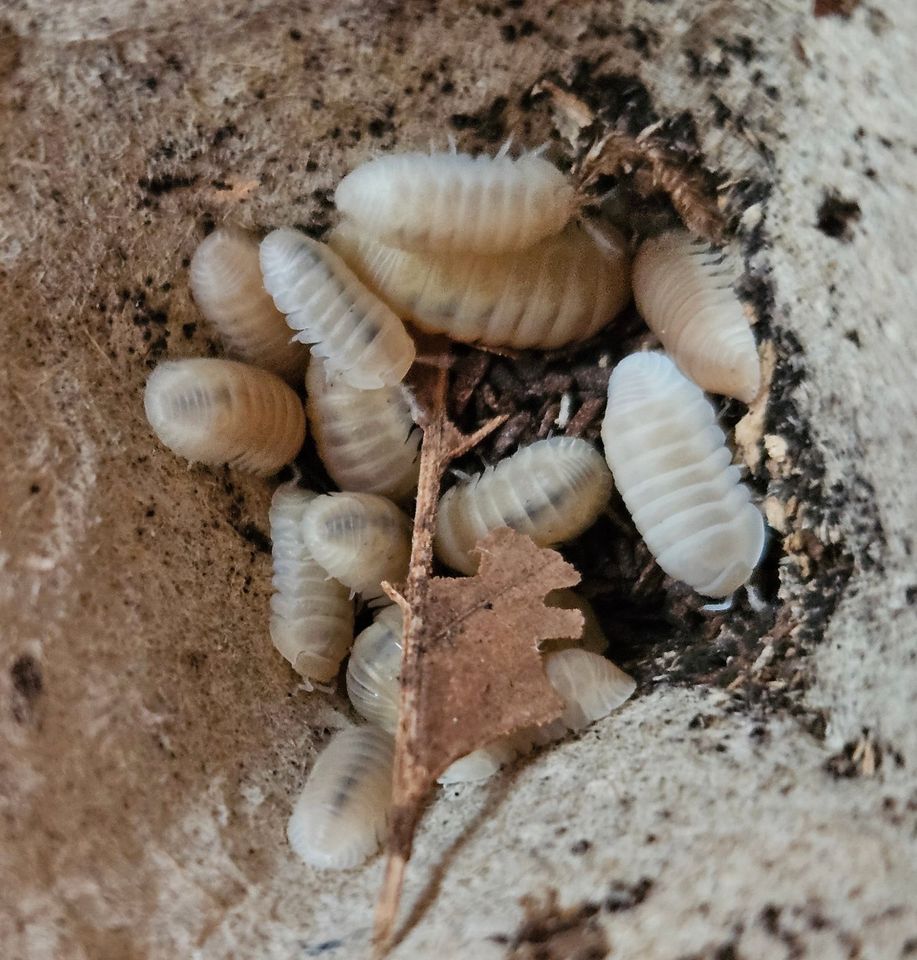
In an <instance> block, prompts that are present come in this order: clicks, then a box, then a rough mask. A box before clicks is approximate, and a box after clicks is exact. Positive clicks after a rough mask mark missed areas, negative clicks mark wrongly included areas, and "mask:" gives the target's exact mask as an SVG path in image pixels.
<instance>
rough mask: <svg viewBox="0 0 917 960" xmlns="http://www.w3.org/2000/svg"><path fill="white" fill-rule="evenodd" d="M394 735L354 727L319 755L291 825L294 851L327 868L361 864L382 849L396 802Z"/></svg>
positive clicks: (335, 739)
mask: <svg viewBox="0 0 917 960" xmlns="http://www.w3.org/2000/svg"><path fill="white" fill-rule="evenodd" d="M394 750H395V744H394V740H393V738H392V735H391V734H389V733H386V732H385V731H384V730H379V729H378V728H377V727H372V726H365V727H350V728H349V729H347V730H342V731H341V732H340V733H337V734H335V735H334V737H333V738H332V739H331V741H330V742H329V744H328V746H327V747H325V749H324V750H323V751H322V752H321V753H320V754H319V756H318V759H317V760H316V761H315V766H314V767H313V768H312V770H311V772H310V773H309V776H308V778H307V780H306V785H305V786H304V787H303V790H302V793H301V794H300V795H299V799H298V800H297V801H296V805H295V807H294V808H293V813H292V815H291V817H290V820H289V823H288V824H287V839H288V840H289V842H290V846H291V847H292V848H293V852H294V853H296V854H297V856H299V857H301V858H302V859H303V860H304V861H305V862H306V863H308V864H311V865H312V866H313V867H318V868H320V869H323V870H347V869H350V868H351V867H356V866H359V865H360V864H361V863H362V862H363V861H364V860H366V859H367V858H368V857H370V856H372V854H374V853H375V852H376V850H378V849H379V843H380V841H381V839H382V836H383V833H384V831H385V828H386V824H387V823H388V816H389V810H390V808H391V802H392V766H393V762H394Z"/></svg>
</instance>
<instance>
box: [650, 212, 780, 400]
mask: <svg viewBox="0 0 917 960" xmlns="http://www.w3.org/2000/svg"><path fill="white" fill-rule="evenodd" d="M738 273H739V271H738V268H737V266H736V264H735V263H734V262H733V261H732V259H731V258H730V257H728V255H727V254H725V253H722V252H720V251H718V250H715V249H714V248H712V247H711V246H710V245H709V244H707V243H705V242H704V241H703V240H698V239H696V238H694V237H692V236H691V234H690V233H688V232H687V231H686V230H672V231H669V232H668V233H663V234H661V235H659V236H657V237H652V238H651V239H649V240H646V241H645V242H644V243H643V245H642V246H641V247H640V249H639V251H638V252H637V257H636V259H635V260H634V299H635V300H636V303H637V308H638V309H639V311H640V314H641V316H642V317H643V319H644V320H646V323H647V325H648V326H649V328H650V329H651V330H652V331H653V332H654V333H655V334H656V336H657V337H659V339H660V340H661V341H662V345H663V346H664V347H665V349H666V350H667V351H668V353H669V355H670V356H671V357H672V359H673V360H674V361H675V363H677V364H678V366H679V367H680V368H681V370H682V371H683V372H684V373H685V374H687V376H688V377H690V378H691V379H692V380H693V381H694V382H695V383H696V384H697V385H698V386H699V387H701V389H703V390H708V391H709V392H710V393H721V394H725V395H726V396H730V397H737V398H738V399H739V400H742V401H743V402H745V403H751V401H752V400H754V398H755V397H756V396H757V393H758V390H759V389H760V386H761V368H760V364H759V361H758V351H757V348H756V347H755V338H754V334H753V333H752V332H751V328H750V327H749V325H748V320H747V319H746V318H745V314H744V312H743V310H742V304H741V303H740V302H739V299H738V297H736V295H735V291H734V290H733V284H734V282H735V281H736V279H738Z"/></svg>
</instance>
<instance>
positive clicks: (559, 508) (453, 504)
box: [434, 437, 612, 573]
mask: <svg viewBox="0 0 917 960" xmlns="http://www.w3.org/2000/svg"><path fill="white" fill-rule="evenodd" d="M611 488H612V480H611V474H610V473H609V471H608V468H607V466H606V465H605V462H604V460H603V459H602V455H601V454H600V453H599V452H598V451H597V450H596V449H595V447H593V446H592V445H591V444H590V443H587V442H586V441H585V440H581V439H579V438H576V437H552V438H550V439H548V440H539V441H537V442H536V443H533V444H531V445H530V446H528V447H523V448H522V449H520V450H517V451H516V453H514V454H513V455H512V456H511V457H508V458H507V459H506V460H501V461H500V463H498V464H497V465H496V466H494V467H488V468H487V469H486V470H485V471H484V472H483V473H480V474H477V476H475V477H474V478H473V479H472V480H470V481H468V482H466V483H462V484H459V485H458V486H455V487H453V488H452V489H451V490H449V491H447V492H446V493H445V494H444V495H443V497H442V499H441V500H440V503H439V510H438V512H437V517H436V539H435V541H434V547H435V550H436V555H437V556H438V557H439V558H440V560H442V561H443V563H445V564H447V565H448V566H450V567H452V568H453V569H454V570H459V571H460V572H462V573H473V572H474V570H475V569H476V565H477V560H476V558H475V557H473V556H472V550H473V549H474V547H475V545H476V544H477V542H478V541H479V540H481V539H482V538H483V537H485V536H487V534H488V533H490V532H491V531H492V530H496V529H498V528H500V527H512V528H513V529H514V530H518V531H519V532H520V533H525V534H528V536H530V537H531V538H532V539H533V540H534V541H535V543H537V544H538V545H539V546H551V545H553V544H556V543H562V542H563V541H565V540H571V539H573V538H574V537H576V536H578V535H579V534H581V533H582V532H583V531H584V530H586V529H588V528H589V527H591V526H592V524H593V523H594V522H595V521H596V519H597V518H598V516H599V514H600V513H601V512H602V510H604V509H605V507H606V505H607V504H608V500H609V498H610V496H611Z"/></svg>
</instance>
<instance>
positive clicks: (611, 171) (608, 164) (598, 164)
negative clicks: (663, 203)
mask: <svg viewBox="0 0 917 960" xmlns="http://www.w3.org/2000/svg"><path fill="white" fill-rule="evenodd" d="M578 173H579V176H580V190H581V191H583V192H585V191H586V190H587V189H588V188H589V187H590V186H591V185H592V184H593V183H594V182H595V181H596V180H597V179H598V178H599V177H600V176H605V175H614V176H619V175H621V174H622V173H626V174H631V175H632V177H633V182H634V186H635V187H636V188H637V190H638V191H639V192H640V193H641V194H642V195H643V196H650V195H651V194H653V193H655V192H656V191H659V190H662V191H664V192H665V193H667V194H668V195H669V199H670V200H671V201H672V205H673V206H674V207H675V210H676V211H677V212H678V214H679V216H680V217H681V219H682V220H683V221H684V223H685V225H686V226H687V227H688V228H689V229H690V230H691V231H693V232H694V233H695V234H697V235H698V236H701V237H705V238H706V239H707V240H710V241H712V242H714V243H718V242H719V241H720V240H722V238H723V233H724V230H725V226H726V224H725V222H724V220H725V218H724V217H723V214H722V212H721V211H720V209H719V207H718V206H717V204H716V202H715V201H713V200H712V199H711V198H710V189H709V184H708V182H707V177H706V175H705V171H703V170H702V169H700V168H696V167H692V166H690V165H688V164H686V162H685V160H684V158H683V157H679V156H678V155H676V154H675V153H674V151H673V150H672V148H671V147H670V146H669V145H668V144H667V143H665V142H664V141H663V140H661V139H660V138H658V137H657V136H656V135H655V130H654V127H648V128H647V129H646V130H644V131H643V132H642V133H640V134H638V135H637V136H636V137H635V136H632V135H631V134H629V133H625V132H623V131H621V130H610V131H609V132H608V133H606V134H605V135H604V136H603V137H602V138H601V139H600V140H597V141H596V142H595V143H594V144H593V145H592V147H591V148H590V149H589V151H588V152H587V153H586V155H585V157H584V158H583V160H582V161H581V163H580V164H579V170H578Z"/></svg>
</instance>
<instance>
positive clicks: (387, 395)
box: [145, 148, 765, 868]
mask: <svg viewBox="0 0 917 960" xmlns="http://www.w3.org/2000/svg"><path fill="white" fill-rule="evenodd" d="M335 199H336V203H337V207H338V210H339V211H340V213H341V214H342V220H341V223H340V225H339V226H338V227H337V228H336V229H335V230H334V231H333V232H332V234H331V236H330V238H329V240H328V242H327V243H320V242H318V241H316V240H313V239H310V238H309V237H306V236H304V235H303V234H301V233H299V232H298V231H296V230H291V229H280V230H274V231H273V232H271V233H269V234H268V235H267V236H266V237H265V238H264V239H263V240H262V241H261V242H260V243H259V242H258V241H257V239H256V238H254V237H253V236H251V235H249V234H247V233H244V232H242V231H239V230H237V229H234V228H230V227H221V228H220V229H218V230H216V231H215V232H214V233H212V234H211V235H210V236H209V237H208V238H207V239H206V240H204V241H203V243H202V244H201V245H200V246H199V248H198V250H197V252H196V253H195V256H194V259H193V261H192V264H191V286H192V292H193V295H194V298H195V300H196V302H197V304H198V305H199V307H200V309H201V311H202V313H203V314H204V316H205V317H206V318H207V320H208V321H209V322H210V323H211V324H212V325H213V326H214V327H215V328H216V329H217V330H218V331H219V333H220V334H221V336H222V338H223V340H224V342H225V345H226V347H227V349H228V350H229V351H230V352H231V353H232V354H233V355H234V356H236V357H238V358H239V359H238V360H223V359H190V360H178V361H171V362H167V363H164V364H162V365H161V366H159V367H157V369H156V370H155V371H154V372H153V374H152V375H151V376H150V378H149V380H148V382H147V386H146V393H145V407H146V413H147V417H148V419H149V422H150V425H151V426H152V428H153V430H154V431H155V433H156V434H157V436H158V437H159V438H160V440H162V442H163V443H164V444H165V445H166V446H167V447H169V448H170V449H171V450H173V451H174V452H175V453H177V454H179V455H181V456H183V457H186V458H187V459H189V460H192V461H199V462H202V463H205V464H214V465H216V464H229V465H230V466H233V467H238V468H239V469H244V470H249V471H254V472H256V473H259V474H262V475H268V474H272V473H275V472H277V471H278V470H279V469H280V468H281V467H283V466H284V465H286V464H289V463H291V462H292V461H293V459H294V458H295V457H296V455H297V454H298V452H299V450H300V448H301V447H302V444H303V442H304V439H305V435H306V425H307V422H308V424H309V427H310V429H311V433H312V437H313V439H314V442H315V446H316V449H317V452H318V455H319V457H320V458H321V460H322V462H323V464H324V466H325V468H326V470H327V472H328V474H329V476H330V477H331V478H332V480H333V481H334V482H335V483H336V484H337V485H338V487H339V488H340V492H336V493H330V494H318V493H316V492H313V491H310V490H305V489H302V488H301V487H300V486H299V485H298V484H297V483H296V482H295V481H293V482H288V483H284V484H281V485H280V486H279V487H278V488H277V489H276V491H275V493H274V497H273V500H272V504H271V511H270V527H271V537H272V541H273V560H274V579H273V584H274V588H275V593H274V595H273V597H272V600H271V618H270V635H271V639H272V641H273V643H274V645H275V646H276V648H277V650H278V651H279V652H280V653H281V654H282V655H283V656H284V657H285V658H286V659H287V660H288V661H289V663H290V665H291V666H292V668H293V669H294V670H295V671H296V672H297V673H298V674H300V675H301V676H302V677H303V678H304V680H305V681H306V683H307V684H308V685H311V684H314V683H326V682H329V681H331V680H333V679H334V678H335V677H336V675H337V674H338V671H339V669H340V666H341V663H342V662H343V661H344V659H345V658H346V657H347V656H348V654H349V655H350V659H349V663H348V666H347V672H346V684H347V692H348V695H349V697H350V700H351V702H352V704H353V706H354V707H355V709H356V710H357V712H358V713H359V714H360V715H361V716H362V717H364V718H365V719H366V720H367V721H368V724H367V725H365V726H355V727H351V728H348V729H346V730H344V731H342V732H340V733H338V734H337V735H336V736H335V737H333V739H332V740H331V742H330V743H329V744H328V746H327V747H326V749H325V750H324V751H323V752H322V754H321V756H320V757H319V758H318V760H317V761H316V763H315V765H314V766H313V768H312V771H311V773H310V775H309V777H308V779H307V782H306V785H305V788H304V789H303V792H302V794H301V796H300V797H299V799H298V801H297V803H296V805H295V809H294V811H293V814H292V816H291V818H290V821H289V826H288V838H289V841H290V844H291V846H292V848H293V849H294V850H295V851H296V853H298V854H299V855H300V856H301V857H302V858H303V859H304V860H305V861H306V862H308V863H310V864H312V865H314V866H316V867H325V868H347V867H353V866H356V865H357V864H359V863H361V862H362V861H363V860H365V859H366V858H367V857H368V856H369V855H371V854H372V853H373V852H374V851H375V850H376V849H377V848H378V844H379V841H380V838H381V836H382V834H383V832H384V830H385V827H386V820H387V815H388V810H389V805H390V799H391V775H392V764H393V752H394V732H395V729H396V725H397V718H398V704H399V671H400V666H401V653H402V620H401V612H400V610H399V609H398V608H397V607H395V606H393V605H391V604H388V603H387V601H386V598H385V595H384V593H383V590H382V586H381V584H382V582H383V581H389V582H391V583H397V582H399V581H403V580H404V578H405V576H406V574H407V569H408V562H409V555H410V543H411V519H410V517H409V516H408V514H407V513H405V512H404V510H403V509H402V508H403V507H404V506H405V505H406V504H407V503H408V502H409V501H410V499H411V497H412V495H413V493H414V492H415V490H416V486H417V479H418V469H419V447H420V440H421V435H420V431H419V430H418V428H417V427H416V426H415V424H414V421H413V419H412V413H411V400H410V396H409V394H408V393H407V390H406V388H404V387H403V386H402V381H403V379H404V377H405V375H406V373H407V371H408V370H409V368H410V367H411V365H412V363H413V362H414V360H415V347H414V341H413V339H412V337H411V335H410V333H409V332H408V327H406V325H405V324H406V322H408V323H410V324H411V325H413V326H414V327H416V328H418V329H421V330H424V331H428V332H434V333H438V334H444V335H446V336H448V337H451V338H452V339H454V340H458V341H463V342H468V343H474V344H478V345H481V346H483V347H489V348H498V347H504V348H505V347H510V348H516V349H521V348H541V349H553V348H556V347H560V346H563V345H565V344H569V343H572V342H576V341H582V340H586V339H588V338H589V337H591V336H593V335H594V334H596V333H597V332H598V331H599V330H601V329H602V328H603V327H604V326H605V325H606V324H608V323H609V322H610V321H611V320H612V319H613V318H614V317H615V315H616V314H617V313H618V312H619V311H620V310H621V308H622V307H623V306H624V305H625V304H626V303H627V302H628V300H629V299H630V297H631V295H632V294H633V296H634V298H635V300H636V304H637V307H638V309H639V311H640V313H641V315H642V316H643V318H644V319H645V321H646V323H647V324H648V326H649V327H650V329H651V330H652V331H653V332H654V333H655V334H656V336H657V337H658V339H659V341H660V342H661V343H662V346H663V347H664V349H665V351H666V353H661V352H641V353H636V354H632V355H630V356H628V357H626V358H625V359H623V360H622V361H621V362H620V363H619V364H618V365H617V366H616V367H615V368H614V370H613V371H612V373H611V377H610V380H609V384H608V404H607V410H606V413H605V418H604V421H603V426H602V442H603V446H604V455H603V452H600V451H599V450H598V449H597V448H596V447H594V446H593V445H592V444H590V443H588V442H586V441H585V440H582V439H578V438H570V437H563V436H557V437H550V438H548V439H545V440H540V441H538V442H535V443H532V444H530V445H528V446H523V447H522V448H520V449H519V450H517V451H516V452H515V453H514V454H513V455H512V456H510V457H508V458H507V459H505V460H503V461H501V462H499V463H497V464H495V465H493V466H489V467H487V468H486V469H485V470H484V471H483V472H482V473H479V474H478V475H476V476H473V477H466V478H464V479H463V480H462V482H459V483H457V484H456V485H455V486H453V487H452V488H451V489H449V490H448V491H447V492H446V493H445V494H444V495H443V496H442V498H441V500H440V503H439V509H438V514H437V523H436V532H435V543H434V546H435V552H436V556H437V557H438V559H439V560H440V561H441V562H442V563H443V564H444V565H445V566H447V567H449V568H451V569H452V570H455V571H458V572H459V573H463V574H472V573H474V571H475V568H476V562H477V561H476V554H475V546H476V544H477V543H478V542H479V541H480V540H481V539H482V538H483V537H485V536H486V535H487V534H488V533H490V532H491V531H493V530H495V529H498V528H500V527H512V528H514V529H516V530H518V531H520V532H522V533H525V534H528V535H529V536H530V537H531V538H532V539H533V540H534V541H535V542H536V543H537V544H539V545H542V546H553V545H556V544H561V543H563V542H565V541H568V540H571V539H573V538H575V537H577V536H579V535H580V534H581V533H582V532H584V531H585V530H586V529H587V528H589V527H590V526H591V525H592V524H593V523H594V522H595V521H596V520H597V518H598V517H599V516H600V515H601V514H602V513H603V511H605V510H606V509H607V507H608V503H609V499H610V497H611V494H612V489H613V486H614V485H616V486H617V488H618V490H619V492H620V493H621V496H622V497H623V500H624V502H625V504H626V506H627V509H628V510H629V511H630V513H631V516H632V517H633V520H634V523H635V525H636V527H637V529H638V531H639V532H640V534H641V536H642V537H643V538H644V540H645V542H646V544H647V546H648V547H649V549H650V550H651V551H652V553H653V555H654V557H655V558H656V560H657V561H658V563H659V565H660V566H661V567H662V568H663V570H665V572H666V573H668V574H669V575H670V576H672V577H673V578H676V579H678V580H681V581H683V582H684V583H686V584H688V585H690V586H691V587H693V588H694V589H695V590H697V591H698V592H699V593H701V594H704V595H706V596H708V597H714V598H722V597H726V596H728V595H729V594H731V593H732V592H733V591H735V590H736V589H737V588H738V587H740V586H741V585H743V584H744V583H745V582H746V581H747V580H748V579H749V577H750V576H751V573H752V571H753V570H754V567H755V565H756V563H757V562H758V559H759V558H760V555H761V553H762V549H763V545H764V533H765V527H764V523H763V520H762V517H761V514H760V512H759V511H758V510H757V509H756V507H755V506H754V505H753V504H752V503H751V498H750V494H749V491H748V489H747V488H746V487H745V486H744V485H743V484H742V483H741V482H740V471H739V468H738V467H737V466H734V465H733V464H732V456H731V453H730V450H729V448H728V447H727V445H726V438H725V435H724V433H723V431H722V430H721V429H720V428H719V427H718V426H717V425H716V416H715V410H714V407H713V406H712V404H711V402H710V401H709V400H708V399H707V398H706V397H705V396H704V394H703V392H702V389H703V390H708V391H711V392H715V393H721V394H726V395H729V396H732V397H736V398H738V399H740V400H742V401H745V402H750V401H751V400H752V399H753V398H754V397H755V396H756V394H757V393H758V391H759V386H760V384H759V367H758V356H757V349H756V345H755V341H754V338H753V336H752V333H751V330H750V328H749V325H748V323H747V321H746V319H745V316H744V313H743V311H742V307H741V304H740V303H739V301H738V299H737V298H736V295H735V293H734V292H733V283H734V281H735V279H736V276H737V271H736V270H735V268H734V267H733V266H732V265H731V261H730V260H729V259H728V257H727V256H726V255H725V254H724V253H722V252H719V251H717V250H714V249H712V248H711V247H710V246H709V245H708V244H706V243H705V242H703V241H701V240H698V239H696V238H693V237H691V236H690V235H689V234H688V233H687V232H685V231H683V230H672V231H670V232H667V233H664V234H662V235H660V236H656V237H652V238H650V239H647V240H646V241H645V242H644V243H643V244H642V245H641V246H640V248H639V250H638V251H637V254H636V257H635V258H634V260H633V263H631V257H630V252H629V245H628V243H627V241H626V240H625V238H624V237H623V235H621V234H620V233H618V232H617V231H616V230H615V229H614V228H612V227H610V226H608V225H607V224H605V225H596V224H595V223H590V222H588V221H586V220H583V219H580V218H579V217H578V201H577V197H576V193H575V190H574V188H573V186H572V184H571V183H570V182H569V181H568V179H567V177H566V176H565V175H564V174H563V173H561V172H560V171H559V170H558V169H557V168H556V167H554V166H553V165H552V164H550V163H549V162H548V161H547V160H545V159H544V158H543V157H541V156H540V155H539V152H538V151H535V152H533V153H524V154H523V155H522V156H519V157H515V158H514V157H511V156H510V155H509V153H508V150H507V149H506V148H504V150H501V151H500V153H499V154H497V155H496V156H494V157H489V156H476V157H471V156H468V155H465V154H460V153H456V152H455V151H454V150H453V151H452V152H451V153H444V154H436V153H432V154H430V155H427V154H422V153H405V154H398V155H386V156H382V157H379V158H377V159H374V160H371V161H369V162H367V163H365V164H364V165H362V166H360V167H358V168H357V169H355V170H353V171H352V172H351V173H350V174H348V175H347V176H346V177H345V178H344V179H343V180H342V181H341V183H340V185H339V186H338V188H337V191H336V195H335ZM291 332H292V336H291ZM306 345H308V349H307V346H306ZM310 354H311V356H310ZM303 384H304V387H305V397H306V400H305V405H304V404H303V401H302V400H301V388H302V386H303ZM355 598H358V599H359V601H362V602H363V603H365V604H367V605H368V607H369V609H370V610H372V612H373V613H374V619H373V621H372V622H371V624H370V625H369V626H368V627H366V629H364V630H363V631H362V632H361V633H359V635H358V636H357V637H356V638H354V603H355ZM548 602H549V603H551V604H556V605H559V606H563V607H568V608H573V609H579V610H581V611H582V613H583V615H584V620H585V630H584V632H583V635H582V636H581V637H579V638H576V639H574V638H565V637H558V638H556V639H554V640H552V641H550V642H549V643H547V644H545V646H544V649H543V650H542V652H543V654H544V665H545V670H546V673H547V676H548V678H549V680H550V682H551V684H552V685H553V686H554V688H555V689H556V690H557V692H558V694H559V695H560V697H561V699H562V700H563V702H564V704H565V709H564V712H563V714H562V716H561V717H560V718H559V719H558V720H557V721H555V722H554V723H552V724H550V725H548V726H547V727H541V728H536V729H527V730H522V731H519V732H517V733H515V734H513V735H512V736H509V737H504V738H502V739H501V740H499V741H497V742H495V743H493V744H490V745H489V746H487V747H485V748H483V749H481V750H477V751H475V752H474V753H473V754H470V755H469V756H467V757H464V758H462V759H461V760H459V761H457V762H455V763H454V764H453V765H452V766H451V767H450V768H449V769H448V770H447V771H446V772H445V774H443V776H442V778H441V782H443V783H455V782H458V781H469V780H480V779H483V778H486V777H487V776H489V775H491V774H492V773H493V772H494V771H496V770H497V769H499V767H500V766H501V765H502V764H504V763H506V762H507V761H509V760H511V759H512V758H514V757H516V756H518V755H519V754H520V753H523V752H525V751H528V750H530V749H531V748H532V747H533V746H536V745H539V744H544V743H548V742H550V741H553V740H556V739H557V738H559V737H561V736H563V735H564V734H565V733H566V732H567V731H571V730H581V729H583V728H584V727H586V726H588V725H589V724H590V723H592V722H594V721H595V720H597V719H599V718H601V717H604V716H606V715H607V714H608V713H610V712H611V711H612V710H614V709H615V708H616V707H618V706H620V705H621V704H622V703H623V702H624V701H625V700H627V698H628V697H629V696H630V695H631V694H632V693H633V690H634V681H633V680H632V679H631V678H630V677H629V676H628V675H627V674H625V673H623V672H622V671H621V670H619V669H618V668H617V667H616V666H615V665H614V664H613V663H611V662H610V661H609V660H607V659H606V658H605V657H604V656H603V652H604V650H605V648H606V639H605V636H604V635H603V633H602V630H601V627H600V626H599V624H598V622H597V620H596V618H595V615H594V614H593V612H592V611H591V609H590V607H589V604H588V602H587V601H586V600H585V599H584V598H583V597H581V596H577V595H576V594H575V593H573V592H571V591H556V592H555V593H554V594H552V595H550V596H549V597H548Z"/></svg>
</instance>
